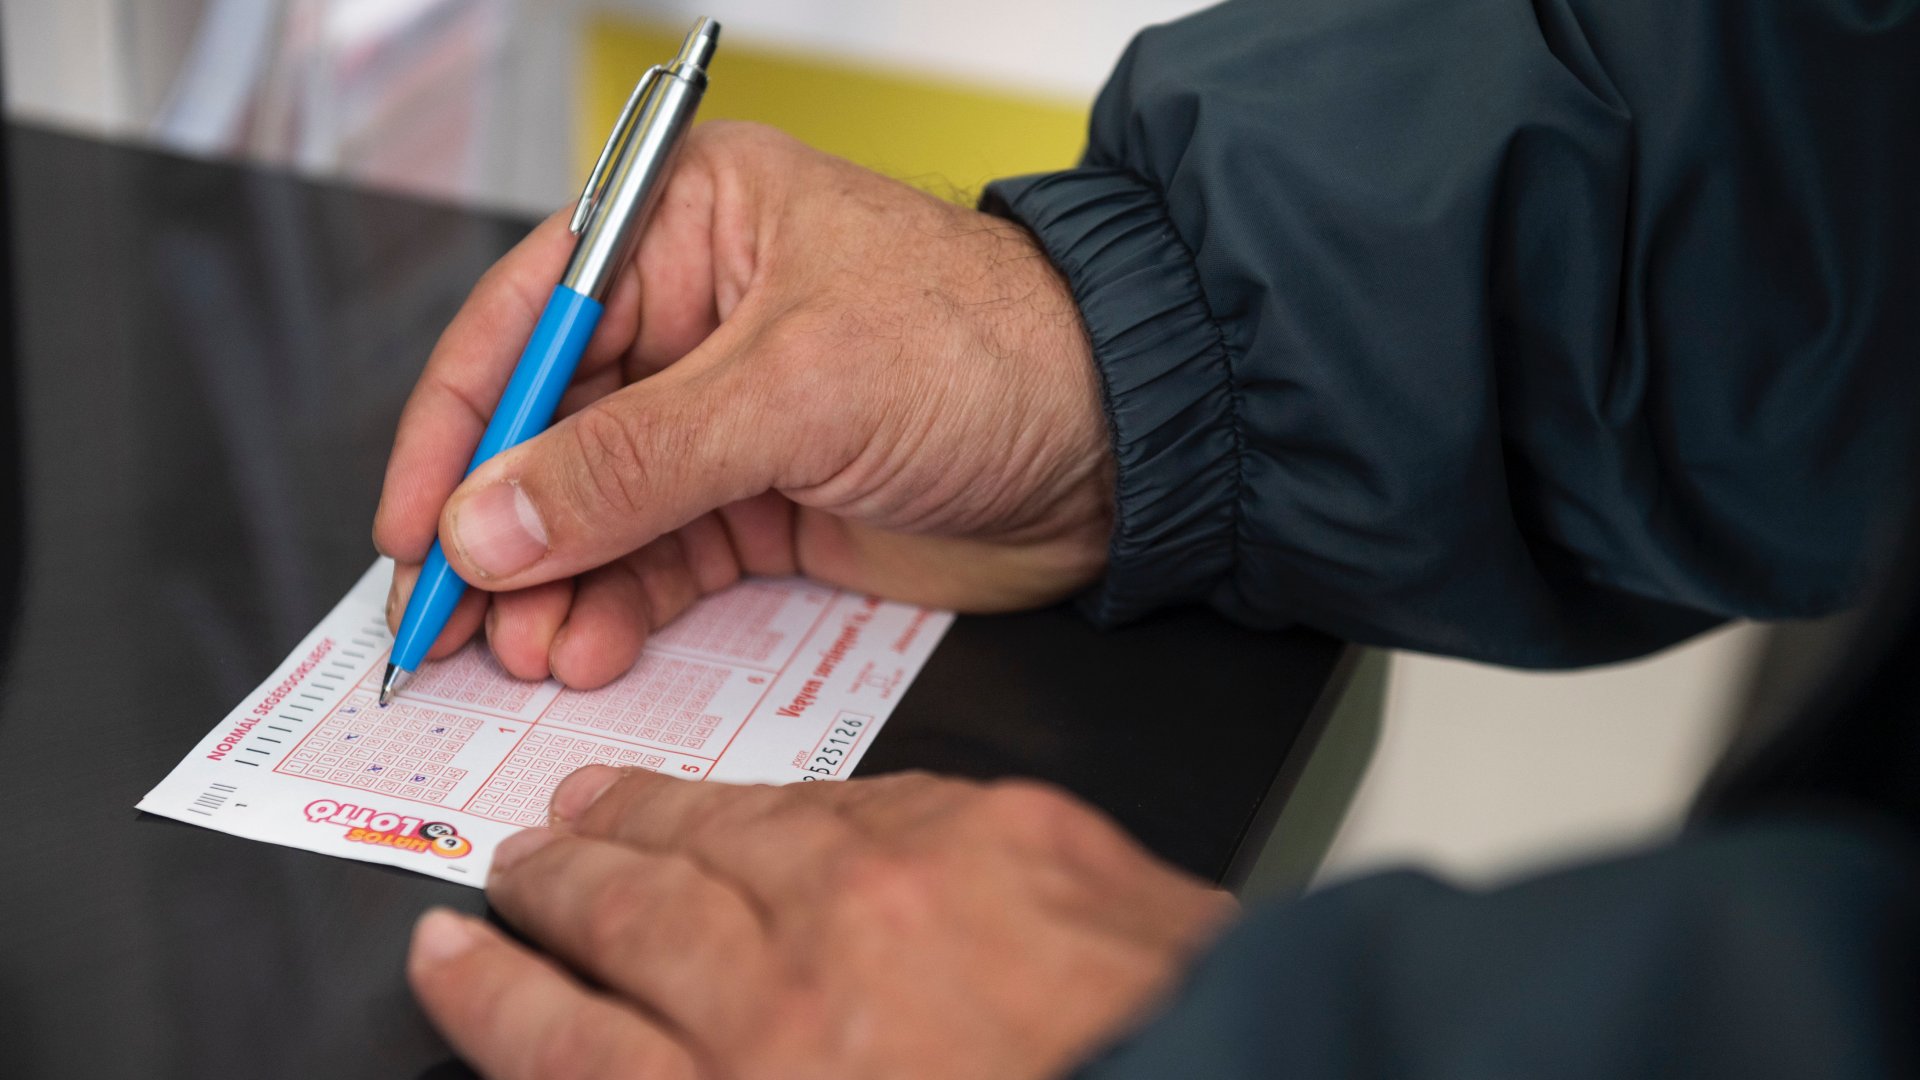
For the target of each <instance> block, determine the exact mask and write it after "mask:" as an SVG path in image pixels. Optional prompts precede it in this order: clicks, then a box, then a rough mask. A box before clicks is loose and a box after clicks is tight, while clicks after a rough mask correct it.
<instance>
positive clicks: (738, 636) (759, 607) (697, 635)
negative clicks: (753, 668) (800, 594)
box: [654, 581, 792, 664]
mask: <svg viewBox="0 0 1920 1080" xmlns="http://www.w3.org/2000/svg"><path fill="white" fill-rule="evenodd" d="M790 595H792V594H791V593H790V592H789V591H788V590H786V589H781V588H778V587H775V586H772V585H767V584H764V583H761V582H754V581H745V582H741V583H740V584H738V585H735V586H734V587H733V588H731V589H728V590H727V591H725V592H722V593H719V594H717V595H715V596H710V597H708V598H706V599H705V600H702V601H701V602H700V603H699V604H696V605H695V606H694V607H693V608H691V609H689V610H688V611H687V612H686V613H685V614H683V615H681V616H680V617H679V618H678V619H675V620H674V621H673V622H671V623H668V624H667V628H666V629H665V630H662V631H661V632H660V633H659V634H657V635H655V637H654V640H656V641H658V642H660V643H661V644H662V645H668V646H672V647H674V648H679V649H685V650H687V651H688V652H701V653H706V654H707V655H709V656H725V657H730V658H732V659H735V660H744V661H747V662H749V663H755V664H765V663H769V662H771V661H772V659H773V654H774V650H775V649H778V648H779V647H780V641H781V639H783V638H785V637H786V634H785V633H783V632H782V631H779V630H776V629H774V628H773V625H772V624H773V620H774V618H775V617H776V616H778V615H779V614H780V608H781V606H782V605H784V604H785V603H786V602H787V598H788V597H789V596H790Z"/></svg>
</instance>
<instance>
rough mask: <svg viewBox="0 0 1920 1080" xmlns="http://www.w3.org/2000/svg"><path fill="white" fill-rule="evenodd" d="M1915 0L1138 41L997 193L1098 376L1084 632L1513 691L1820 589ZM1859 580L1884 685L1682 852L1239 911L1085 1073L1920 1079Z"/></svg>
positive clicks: (1869, 503) (1896, 611)
mask: <svg viewBox="0 0 1920 1080" xmlns="http://www.w3.org/2000/svg"><path fill="white" fill-rule="evenodd" d="M1917 8H1920V4H1916V3H1915V2H1913V0H1855V2H1848V0H1798V2H1789V0H1285V2H1266V3H1258V2H1235V3H1228V4H1224V5H1222V6H1220V7H1218V8H1214V9H1212V10H1209V11H1207V12H1204V13H1202V14H1200V15H1197V16H1195V17H1193V18H1190V19H1186V20H1184V21H1181V22H1178V23H1175V24H1172V25H1170V26H1165V27H1160V28H1156V29H1153V30H1150V31H1148V32H1146V33H1145V34H1143V35H1142V36H1141V37H1140V38H1139V39H1138V40H1137V41H1136V42H1135V43H1134V45H1133V46H1132V47H1131V48H1130V49H1129V50H1128V52H1127V54H1126V56H1125V58H1124V59H1123V60H1122V61H1121V64H1120V67H1119V69H1118V71H1117V72H1116V73H1115V74H1114V77H1113V79H1112V81H1111V83H1110V84H1109V85H1108V87H1107V88H1106V90H1105V91H1104V92H1103V93H1102V95H1101V97H1100V101H1099V104H1098V105H1097V107H1096V110H1095V115H1094V120H1093V128H1092V137H1091V141H1090V144H1089V146H1088V149H1087V153H1086V158H1085V161H1084V163H1083V164H1082V165H1081V166H1080V167H1078V168H1075V169H1071V170H1067V171H1065V172H1061V173H1055V174H1050V175H1045V176H1036V177H1025V178H1020V179H1017V180H1011V181H1005V182H1002V183H1000V184H998V185H995V186H994V187H993V188H992V189H990V191H989V196H988V200H987V205H988V206H989V208H991V209H995V210H997V211H998V212H1001V213H1004V214H1006V215H1008V216H1011V217H1013V218H1015V219H1017V220H1019V221H1021V222H1023V223H1024V224H1026V225H1027V226H1028V227H1029V228H1031V229H1032V230H1033V231H1034V232H1035V233H1036V234H1037V235H1038V236H1039V238H1040V240H1041V242H1042V243H1043V245H1044V246H1045V247H1046V249H1047V251H1048V253H1049V254H1050V255H1051V257H1052V258H1053V260H1054V261H1055V263H1056V264H1057V265H1058V266H1059V267H1060V268H1061V269H1062V271H1063V272H1064V273H1065V274H1066V276H1067V277H1068V279H1069V281H1070V283H1071V285H1072V287H1073V289H1074V292H1075V295H1076V296H1077V298H1078V299H1079V302H1080V306H1081V309H1082V312H1083V314H1084V316H1085V320H1086V324H1087V328H1088V331H1089V333H1090V335H1091V338H1092V341H1093V345H1094V351H1095V357H1096V360H1097V362H1098V365H1099V367H1100V371H1101V375H1102V377H1103V381H1104V384H1105V390H1106V404H1107V411H1108V417H1109V420H1110V422H1111V425H1112V430H1113V436H1114V440H1115V448H1116V452H1117V456H1118V461H1119V479H1118V484H1119V487H1118V528H1117V532H1116V535H1115V538H1114V542H1113V550H1112V565H1111V570H1110V572H1109V575H1108V578H1107V580H1106V581H1105V583H1104V584H1103V585H1102V586H1101V588H1100V589H1099V590H1098V591H1097V592H1096V593H1095V594H1094V595H1093V596H1091V597H1090V598H1089V600H1088V603H1089V607H1090V610H1091V611H1092V612H1093V613H1094V615H1095V616H1096V617H1097V618H1100V619H1103V620H1108V621H1118V620H1125V619H1128V618H1132V617H1135V616H1138V615H1141V614H1143V613H1145V612H1148V611H1150V610H1152V609H1153V608H1156V607H1159V606H1162V605H1167V604H1175V603H1186V602H1202V603H1207V604H1210V605H1212V606H1214V607H1216V608H1217V609H1219V610H1221V611H1223V612H1225V613H1227V614H1229V615H1231V616H1233V617H1235V618H1238V619H1241V620H1243V621H1247V622H1251V623H1254V624H1258V625H1278V624H1282V623H1287V622H1294V621H1298V622H1304V623H1308V624H1310V625H1313V626H1316V627H1319V628H1321V629H1324V630H1327V631H1330V632H1332V633H1335V634H1338V635H1340V636H1343V637H1346V638H1349V639H1352V640H1357V641H1364V642H1372V643H1378V644H1385V645H1395V646H1404V647H1410V648H1416V649H1425V650H1432V651H1438V652H1445V653H1452V654H1457V655H1462V656H1469V657H1475V658H1480V659H1486V660H1494V661H1499V662H1504V663H1511V664H1522V665H1543V666H1544V665H1566V664H1583V663H1592V662H1598V661H1605V660H1609V659H1615V658H1619V657H1624V656H1630V655H1634V654H1638V653H1642V652H1645V651H1648V650H1651V649H1654V648H1657V647H1659V646H1662V645H1665V644H1667V643H1670V642H1673V641H1676V640H1678V639H1680V638H1683V637H1685V636H1687V635H1689V634H1692V633H1694V632H1696V631H1698V630H1700V629H1702V628H1704V627H1706V626H1708V625H1711V624H1712V623H1714V622H1716V621H1718V620H1721V619H1724V618H1727V617H1729V616H1735V615H1747V616H1782V615H1801V614H1809V613H1814V612H1820V611H1826V610H1830V609H1833V608H1835V607H1838V606H1841V605H1843V604H1844V603H1846V602H1847V601H1848V600H1849V598H1851V597H1852V596H1854V595H1855V593H1856V592H1857V590H1858V589H1859V587H1860V585H1861V583H1862V581H1863V575H1864V574H1865V573H1866V568H1867V567H1868V566H1869V565H1871V563H1872V560H1871V559H1870V558H1869V555H1870V554H1871V553H1872V552H1873V550H1874V549H1875V547H1876V544H1877V543H1878V542H1879V541H1880V540H1881V539H1882V538H1883V535H1882V530H1883V528H1884V526H1885V523H1886V521H1887V519H1888V517H1889V515H1888V514H1886V513H1885V511H1886V508H1887V507H1888V506H1890V505H1891V506H1904V505H1905V502H1904V500H1903V499H1901V498H1894V497H1889V496H1888V494H1887V493H1888V492H1889V491H1890V490H1894V488H1893V485H1894V484H1895V483H1896V481H1898V480H1900V479H1901V478H1903V477H1904V476H1906V475H1907V474H1908V469H1907V462H1908V460H1909V459H1908V457H1907V455H1906V451H1905V448H1904V444H1905V438H1906V436H1907V435H1908V434H1909V433H1910V432H1911V430H1912V428H1913V423H1912V421H1913V417H1914V412H1913V409H1912V402H1913V397H1912V384H1911V382H1909V381H1908V378H1907V377H1908V376H1909V375H1910V374H1911V372H1912V369H1913V368H1914V366H1915V361H1916V359H1917V357H1916V353H1920V261H1917V260H1920V10H1916V9H1917ZM1909 558H1910V561H1920V549H1916V551H1915V553H1914V554H1912V555H1911V556H1910V557H1909ZM1888 592H1889V595H1891V596H1892V597H1893V599H1892V601H1891V602H1890V607H1889V612H1888V613H1887V614H1886V615H1885V616H1883V618H1882V620H1881V623H1880V625H1881V626H1882V628H1883V634H1882V639H1881V640H1880V641H1879V644H1877V645H1862V646H1860V648H1859V649H1858V650H1856V652H1857V656H1858V657H1860V658H1863V659H1864V660H1871V661H1873V662H1874V664H1876V665H1877V668H1874V669H1873V670H1871V671H1866V672H1864V673H1863V672H1855V673H1853V674H1852V675H1851V676H1849V677H1848V681H1845V682H1843V683H1836V684H1835V685H1834V687H1833V688H1830V689H1829V691H1828V692H1826V694H1825V695H1824V696H1823V697H1822V699H1821V700H1820V701H1818V702H1816V703H1815V705H1814V707H1813V708H1812V709H1811V710H1810V711H1808V712H1807V713H1806V714H1805V717H1804V718H1803V719H1802V721H1801V722H1800V723H1799V724H1798V725H1797V726H1796V727H1794V728H1792V729H1790V734H1789V736H1788V737H1787V738H1786V739H1784V740H1782V741H1781V742H1779V743H1776V744H1775V745H1774V746H1773V747H1772V748H1771V749H1770V750H1769V751H1767V752H1764V753H1762V754H1761V755H1760V756H1759V757H1758V758H1757V759H1756V760H1754V761H1751V762H1748V763H1745V764H1744V765H1742V766H1741V767H1740V768H1737V769H1733V770H1730V772H1729V777H1730V779H1728V780H1726V781H1724V782H1722V784H1721V785H1720V786H1719V788H1718V790H1717V791H1716V793H1715V795H1714V797H1713V798H1711V799H1709V800H1708V801H1707V802H1706V803H1705V804H1704V806H1705V809H1704V810H1703V812H1702V814H1701V815H1700V817H1699V819H1698V820H1697V821H1696V823H1695V824H1694V825H1693V826H1692V827H1691V828H1689V829H1688V830H1687V832H1686V833H1684V834H1683V835H1682V837H1681V838H1680V839H1679V840H1678V841H1677V842H1675V843H1673V844H1671V845H1668V846H1666V847H1664V848H1661V849H1659V850H1656V851H1653V852H1650V853H1647V854H1644V855H1640V856H1636V857H1632V858H1628V859H1624V860H1618V861H1615V862H1612V863H1607V864H1601V865H1596V866H1591V867H1586V868H1581V869H1577V870H1573V871H1570V872H1567V873H1564V874H1560V875H1556V876H1552V877H1548V878H1544V879H1541V880H1538V881H1534V882H1528V883H1523V884H1520V885H1517V886H1514V887H1511V888H1508V889H1504V890H1501V891H1498V892H1492V893H1466V892H1460V891H1457V890H1453V889H1450V888H1447V887H1445V886H1442V885H1440V884H1438V883H1436V882H1434V881H1432V880H1431V879H1427V878H1424V877H1417V876H1412V875H1396V876H1387V877H1380V878H1374V879H1370V880H1365V881H1360V882H1356V883H1354V884H1351V885H1348V886H1344V887H1341V888H1338V889H1335V890H1330V891H1328V892H1326V893H1323V894H1320V895H1318V896H1315V897H1312V898H1309V899H1307V900H1305V901H1303V902H1300V903H1298V904H1294V905H1286V906H1281V907H1277V908H1273V909H1270V910H1266V911H1261V912H1256V913H1254V914H1252V915H1251V916H1250V917H1249V918H1248V919H1247V920H1246V921H1245V922H1244V923H1243V924H1242V925H1241V926H1240V927H1239V928H1238V929H1236V930H1235V931H1233V932H1232V933H1231V934H1230V935H1229V936H1228V937H1227V938H1225V939H1224V940H1223V941H1222V942H1221V943H1220V944H1219V945H1218V946H1216V947H1215V948H1214V950H1213V951H1212V952H1211V953H1210V954H1209V955H1208V956H1207V957H1205V958H1204V960H1203V961H1202V962H1201V963H1200V965H1199V966H1198V967H1197V968H1196V969H1195V971H1194V972H1193V973H1192V974H1191V976H1190V978H1189V981H1188V982H1187V984H1186V986H1185V987H1184V989H1183V990H1182V991H1181V993H1180V994H1179V996H1178V997H1177V998H1176V999H1175V1000H1173V1001H1172V1002H1171V1003H1169V1004H1168V1006H1167V1007H1166V1009H1165V1011H1164V1012H1163V1013H1162V1014H1161V1015H1159V1016H1158V1017H1156V1018H1155V1019H1153V1020H1152V1021H1150V1022H1149V1023H1147V1024H1146V1025H1145V1026H1144V1027H1143V1028H1142V1029H1141V1030H1139V1031H1137V1032H1135V1033H1133V1034H1131V1035H1129V1036H1127V1037H1126V1038H1125V1039H1124V1040H1122V1041H1121V1042H1120V1043H1119V1044H1117V1045H1116V1046H1114V1047H1113V1048H1111V1049H1110V1050H1109V1051H1108V1052H1107V1053H1106V1054H1105V1055H1104V1056H1103V1057H1102V1058H1101V1059H1100V1060H1099V1061H1096V1062H1094V1063H1093V1064H1091V1065H1089V1066H1088V1067H1087V1069H1086V1075H1087V1076H1088V1077H1094V1078H1099V1080H1120V1078H1127V1080H1131V1078H1144V1077H1176V1076H1179V1077H1186V1076H1192V1077H1253V1076H1276V1077H1290V1078H1301V1080H1307V1078H1319V1077H1383V1078H1385V1077H1396V1078H1398V1077H1476V1078H1477V1077H1549V1076H1550V1077H1596V1078H1597V1077H1644V1076H1675V1077H1682V1076H1685V1077H1702V1076H1727V1077H1742V1078H1746V1077H1760V1076H1862V1077H1864V1076H1890V1075H1915V1074H1916V1073H1917V1072H1920V1060H1917V1059H1916V1057H1915V1046H1916V1039H1917V1038H1920V844H1917V843H1916V837H1920V796H1916V795H1915V794H1914V793H1915V792H1920V734H1916V733H1920V721H1916V713H1920V706H1917V705H1916V702H1917V701H1920V693H1916V692H1915V689H1916V688H1915V685H1914V683H1915V678H1916V673H1920V635H1917V634H1916V632H1915V629H1914V619H1913V617H1912V616H1913V613H1914V612H1915V611H1920V597H1916V596H1915V594H1913V593H1912V592H1911V591H1908V592H1906V593H1901V592H1899V591H1898V590H1892V589H1890V590H1888ZM1888 627H1891V630H1887V629H1885V628H1888ZM1888 642H1891V644H1888ZM1869 666H1870V667H1871V666H1872V665H1869ZM1876 672H1877V673H1876Z"/></svg>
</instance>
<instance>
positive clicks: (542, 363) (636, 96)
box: [380, 18, 720, 705]
mask: <svg viewBox="0 0 1920 1080" xmlns="http://www.w3.org/2000/svg"><path fill="white" fill-rule="evenodd" d="M719 40H720V24H719V23H717V22H715V21H713V20H712V19H708V18H702V19H701V20H700V21H698V22H696V23H695V24H694V27H693V30H692V31H691V32H689V33H688V34H687V40H686V43H685V44H683V45H682V46H681V47H680V55H679V56H677V57H675V58H674V60H673V62H672V63H670V64H667V65H666V66H665V67H653V68H649V69H648V70H647V72H646V73H645V74H643V75H641V76H640V81H639V82H638V83H636V84H635V85H634V88H633V94H632V96H630V97H628V98H627V104H626V106H625V107H624V108H623V109H621V110H620V118H619V119H618V120H616V121H615V122H614V125H613V133H612V134H611V135H609V136H608V137H607V145H606V146H605V147H604V148H602V149H601V151H600V158H599V160H597V161H595V162H594V165H593V171H592V172H591V173H590V174H589V175H588V176H587V185H586V189H585V190H584V191H582V192H581V193H580V202H579V204H578V205H577V206H575V207H574V211H573V221H572V223H571V225H570V228H571V229H572V231H573V233H574V235H576V236H578V237H579V238H580V239H579V240H578V241H577V242H576V243H575V245H574V249H573V258H572V260H571V261H570V262H568V263H567V271H566V273H565V274H563V275H561V278H560V284H558V285H556V286H554V289H553V295H552V296H551V297H549V298H548V300H547V307H546V310H545V311H544V312H542V313H541V315H540V321H539V323H538V324H537V325H535V326H534V328H533V337H532V338H531V339H530V340H528V342H527V347H526V350H525V351H523V352H522V353H521V354H520V360H519V362H518V363H517V364H515V365H514V369H513V377H512V378H511V379H509V380H508V382H507V388H506V392H505V393H504V394H502V395H501V398H500V404H499V406H498V407H497V408H495V410H494V413H493V419H492V420H491V421H489V422H488V424H487V430H486V433H485V434H483V435H482V436H481V437H480V445H479V447H478V448H476V449H475V450H474V452H473V460H472V461H471V462H469V463H468V464H467V472H468V473H469V474H471V473H472V472H473V470H475V469H477V468H479V467H480V465H481V463H482V462H484V461H486V460H487V459H488V458H491V457H493V456H494V455H495V454H498V453H499V452H500V451H502V450H505V449H507V448H508V447H510V446H516V445H518V444H520V443H523V442H525V441H527V440H528V439H531V438H533V437H534V436H535V435H538V434H540V433H541V432H542V431H545V430H546V428H547V425H548V424H550V423H552V422H553V411H554V409H555V408H557V407H558V406H559V404H560V395H561V394H562V393H563V392H565V390H566V388H567V384H568V383H569V382H571V381H572V380H573V370H574V368H575V367H576V366H578V365H579V363H580V354H581V353H582V352H583V351H585V349H586V347H587V339H588V338H591V337H592V336H593V328H594V327H595V326H597V325H599V323H600V311H601V307H600V305H601V302H602V301H603V300H605V299H606V295H607V291H608V290H609V289H611V288H612V287H613V282H614V278H615V277H616V276H618V274H619V272H620V268H621V267H622V266H624V265H625V264H626V262H627V259H628V257H629V256H630V255H631V254H632V253H633V245H634V243H635V242H636V241H637V240H638V239H639V236H640V233H641V230H642V229H643V228H645V225H646V219H647V215H648V214H650V213H651V212H652V210H653V204H654V202H655V201H656V200H657V198H658V196H659V193H660V189H661V187H662V186H663V184H664V181H665V180H666V177H667V174H668V173H669V172H670V171H671V170H672V168H673V155H674V151H675V150H676V149H677V148H678V147H679V145H680V140H681V138H682V136H683V135H685V133H686V130H687V128H688V127H689V126H691V124H692V121H693V114H694V110H696V109H698V108H699V107H700V97H701V95H702V94H704V93H705V92H706V88H707V67H708V65H709V64H710V63H711V62H712V60H713V50H714V46H715V45H717V44H718V43H719ZM466 591H467V583H466V582H464V581H462V580H461V579H460V576H459V575H458V574H455V573H454V572H453V568H452V567H450V566H448V565H447V556H446V553H445V552H443V551H442V550H440V542H439V541H438V540H435V541H434V543H433V550H431V551H429V552H428V553H427V562H426V565H425V566H423V567H422V568H421V570H420V580H419V581H418V582H416V583H415V584H414V587H413V595H412V596H410V597H408V598H407V612H406V615H405V616H403V617H402V618H401V620H400V631H399V633H397V634H395V635H394V637H393V656H392V657H391V661H390V662H389V663H388V664H387V674H386V678H385V679H383V680H382V681H381V683H380V704H381V705H386V704H388V703H390V702H391V701H392V700H393V695H394V694H395V693H397V692H398V691H399V689H400V686H401V684H402V683H403V682H404V681H405V679H406V677H407V676H408V675H409V674H411V673H412V672H414V671H415V670H417V669H418V668H419V667H420V663H421V661H423V660H425V659H426V656H427V650H428V649H430V648H432V647H433V643H434V641H435V640H437V639H438V638H439V637H440V632H441V631H442V630H444V629H446V626H447V619H448V618H449V617H450V616H451V615H452V614H453V608H454V605H455V604H457V603H458V602H459V601H460V597H461V595H462V594H464V593H465V592H466Z"/></svg>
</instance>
